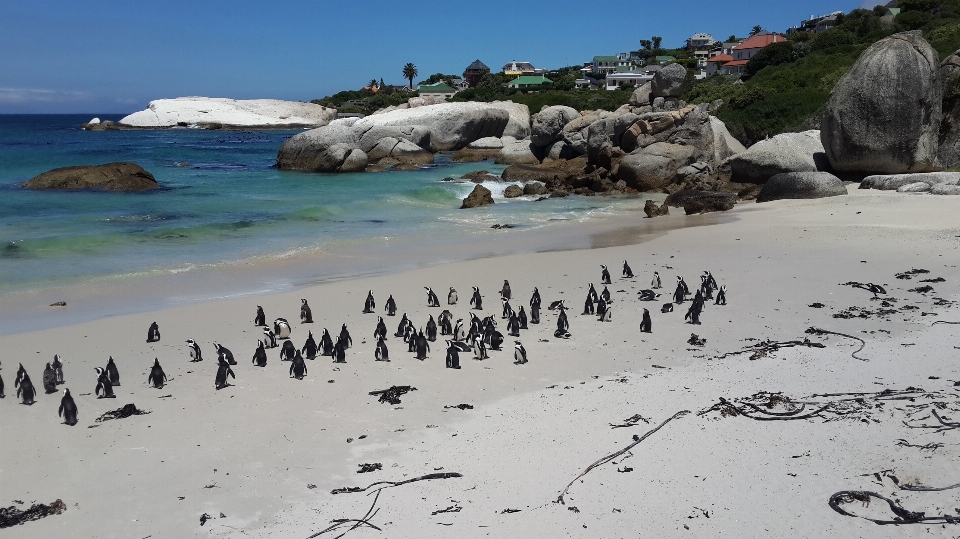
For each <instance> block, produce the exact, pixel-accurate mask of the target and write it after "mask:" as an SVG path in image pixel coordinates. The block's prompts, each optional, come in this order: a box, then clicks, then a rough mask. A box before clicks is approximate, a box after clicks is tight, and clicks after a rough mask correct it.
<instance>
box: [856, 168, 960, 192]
mask: <svg viewBox="0 0 960 539" xmlns="http://www.w3.org/2000/svg"><path fill="white" fill-rule="evenodd" d="M917 182H923V183H926V184H928V185H930V186H933V185H941V184H943V185H957V183H960V172H928V173H921V174H889V175H875V176H867V177H866V178H864V179H863V181H862V182H860V189H879V190H881V191H896V190H897V189H900V188H901V187H903V186H904V185H910V184H912V183H917Z"/></svg>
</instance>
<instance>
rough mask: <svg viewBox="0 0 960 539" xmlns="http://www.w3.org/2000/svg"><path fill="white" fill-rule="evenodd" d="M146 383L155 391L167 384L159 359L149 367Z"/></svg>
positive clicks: (154, 360)
mask: <svg viewBox="0 0 960 539" xmlns="http://www.w3.org/2000/svg"><path fill="white" fill-rule="evenodd" d="M261 345H262V343H261ZM147 383H148V384H150V385H152V386H153V387H155V388H157V389H163V386H164V384H166V383H167V374H166V373H165V372H163V367H161V366H160V359H159V358H153V367H150V374H148V375H147Z"/></svg>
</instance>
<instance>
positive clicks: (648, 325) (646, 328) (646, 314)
mask: <svg viewBox="0 0 960 539" xmlns="http://www.w3.org/2000/svg"><path fill="white" fill-rule="evenodd" d="M652 329H653V323H652V322H651V320H650V311H648V310H646V309H644V310H643V320H641V321H640V333H651V330H652Z"/></svg>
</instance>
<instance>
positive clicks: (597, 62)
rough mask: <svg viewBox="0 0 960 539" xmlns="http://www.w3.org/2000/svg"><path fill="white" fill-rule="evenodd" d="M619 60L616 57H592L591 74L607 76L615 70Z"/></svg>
mask: <svg viewBox="0 0 960 539" xmlns="http://www.w3.org/2000/svg"><path fill="white" fill-rule="evenodd" d="M619 62H620V59H619V58H617V57H616V56H594V57H593V72H594V73H599V74H601V75H607V74H610V73H613V72H614V71H616V70H617V63H619Z"/></svg>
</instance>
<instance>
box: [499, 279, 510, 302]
mask: <svg viewBox="0 0 960 539" xmlns="http://www.w3.org/2000/svg"><path fill="white" fill-rule="evenodd" d="M500 297H502V298H503V299H510V283H509V282H508V281H507V280H506V279H504V280H503V288H501V289H500Z"/></svg>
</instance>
